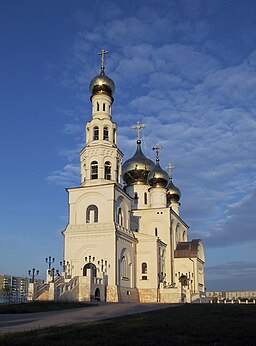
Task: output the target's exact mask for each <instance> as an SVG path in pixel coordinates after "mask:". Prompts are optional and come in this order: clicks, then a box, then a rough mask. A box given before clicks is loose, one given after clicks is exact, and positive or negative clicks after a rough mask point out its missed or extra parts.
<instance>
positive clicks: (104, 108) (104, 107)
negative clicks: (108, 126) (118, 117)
mask: <svg viewBox="0 0 256 346" xmlns="http://www.w3.org/2000/svg"><path fill="white" fill-rule="evenodd" d="M105 110H106V105H105V103H103V112H105Z"/></svg>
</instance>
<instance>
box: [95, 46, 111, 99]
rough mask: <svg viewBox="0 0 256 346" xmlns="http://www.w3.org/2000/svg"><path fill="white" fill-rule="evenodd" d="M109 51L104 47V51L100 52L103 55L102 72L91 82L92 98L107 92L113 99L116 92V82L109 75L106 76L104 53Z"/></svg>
mask: <svg viewBox="0 0 256 346" xmlns="http://www.w3.org/2000/svg"><path fill="white" fill-rule="evenodd" d="M107 53H108V51H106V50H104V49H102V51H101V52H100V53H98V54H99V55H101V72H100V74H99V75H98V76H96V77H94V78H93V79H92V80H91V83H90V87H89V88H90V92H91V98H92V97H93V96H94V95H101V94H105V95H108V96H110V97H111V98H112V101H113V100H114V99H113V95H114V92H115V83H114V82H113V80H112V79H111V78H109V77H108V76H106V74H105V66H104V55H105V54H107Z"/></svg>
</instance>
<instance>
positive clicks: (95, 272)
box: [83, 263, 97, 278]
mask: <svg viewBox="0 0 256 346" xmlns="http://www.w3.org/2000/svg"><path fill="white" fill-rule="evenodd" d="M87 269H91V272H92V277H93V278H96V276H97V269H96V266H95V265H94V264H93V263H87V264H86V265H85V266H84V268H83V276H87Z"/></svg>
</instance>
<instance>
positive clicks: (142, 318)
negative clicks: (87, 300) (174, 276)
mask: <svg viewBox="0 0 256 346" xmlns="http://www.w3.org/2000/svg"><path fill="white" fill-rule="evenodd" d="M0 344H1V345H12V346H15V345H26V346H27V345H30V346H32V345H37V346H43V345H47V346H49V345H56V346H58V345H72V346H76V345H90V346H93V345H111V346H112V345H196V346H198V345H214V346H219V345H232V346H233V345H243V346H244V345H256V306H255V305H217V304H216V305H211V304H202V305H199V304H198V305H196V304H195V305H192V304H191V305H190V304H186V305H183V306H177V307H172V308H168V309H164V310H159V311H153V312H147V313H143V314H137V315H132V316H126V317H120V318H114V319H110V320H105V321H98V322H93V323H86V324H80V325H73V326H65V327H58V328H57V327H54V328H47V329H42V330H33V331H31V332H24V333H15V334H6V335H2V336H0Z"/></svg>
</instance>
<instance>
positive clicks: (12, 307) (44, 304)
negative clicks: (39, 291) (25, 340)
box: [0, 301, 92, 314]
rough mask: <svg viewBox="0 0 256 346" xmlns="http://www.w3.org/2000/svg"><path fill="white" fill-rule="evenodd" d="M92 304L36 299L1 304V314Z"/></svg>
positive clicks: (72, 307) (61, 308)
mask: <svg viewBox="0 0 256 346" xmlns="http://www.w3.org/2000/svg"><path fill="white" fill-rule="evenodd" d="M87 306H92V304H89V303H88V304H86V303H79V302H57V303H56V302H50V301H38V302H37V301H36V302H31V303H24V304H7V305H0V314H22V313H31V312H43V311H55V310H63V309H76V308H85V307H87Z"/></svg>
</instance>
